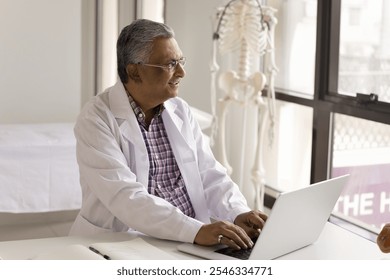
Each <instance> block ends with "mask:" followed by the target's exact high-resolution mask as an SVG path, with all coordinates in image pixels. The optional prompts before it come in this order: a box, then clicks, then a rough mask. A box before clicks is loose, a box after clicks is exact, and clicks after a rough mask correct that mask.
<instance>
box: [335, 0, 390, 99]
mask: <svg viewBox="0 0 390 280" xmlns="http://www.w3.org/2000/svg"><path fill="white" fill-rule="evenodd" d="M341 3H342V4H341V26H340V57H339V83H338V92H339V93H341V94H344V95H350V96H355V95H356V93H365V94H368V93H376V94H378V96H379V101H383V102H390V18H389V17H388V15H389V14H390V1H385V0H366V1H363V0H361V1H356V0H343V1H341Z"/></svg>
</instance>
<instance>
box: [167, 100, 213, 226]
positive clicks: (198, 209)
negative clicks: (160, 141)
mask: <svg viewBox="0 0 390 280" xmlns="http://www.w3.org/2000/svg"><path fill="white" fill-rule="evenodd" d="M164 106H165V110H164V112H163V115H162V116H163V120H164V125H165V128H166V131H167V134H168V137H169V139H170V143H171V147H172V151H173V153H174V155H175V159H176V162H177V164H178V166H179V169H180V171H181V174H182V176H183V179H184V182H185V184H186V188H187V193H188V195H189V197H190V199H191V203H192V206H193V207H194V210H195V213H196V219H198V220H200V221H202V222H204V223H210V216H209V212H208V207H207V204H206V200H205V197H204V190H203V184H202V180H201V178H200V174H199V172H197V170H198V163H197V162H198V161H197V159H196V154H195V153H196V143H195V139H194V138H193V135H192V132H191V126H190V124H186V125H184V121H185V120H184V119H185V118H181V117H180V116H179V115H178V114H182V113H183V112H182V111H180V110H178V109H177V108H176V105H174V104H173V103H171V102H169V101H167V102H165V103H164ZM183 120H184V121H183Z"/></svg>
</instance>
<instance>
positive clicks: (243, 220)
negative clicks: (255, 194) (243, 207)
mask: <svg viewBox="0 0 390 280" xmlns="http://www.w3.org/2000/svg"><path fill="white" fill-rule="evenodd" d="M267 217H268V216H267V215H266V214H265V213H263V212H261V211H258V210H255V211H250V212H246V213H243V214H240V215H238V216H237V217H236V219H235V220H234V224H236V225H238V226H240V227H241V228H243V229H244V230H245V232H246V234H247V235H248V236H249V237H250V238H256V237H258V236H259V234H260V232H261V230H262V229H263V227H264V223H265V221H266V220H267Z"/></svg>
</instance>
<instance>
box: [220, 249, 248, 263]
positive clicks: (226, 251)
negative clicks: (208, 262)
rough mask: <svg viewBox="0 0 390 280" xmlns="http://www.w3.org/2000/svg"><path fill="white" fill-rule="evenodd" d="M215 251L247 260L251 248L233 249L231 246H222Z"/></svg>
mask: <svg viewBox="0 0 390 280" xmlns="http://www.w3.org/2000/svg"><path fill="white" fill-rule="evenodd" d="M215 252H217V253H220V254H224V255H228V256H230V257H233V258H236V259H241V260H247V259H249V256H250V255H251V252H252V248H251V249H241V250H235V249H232V248H229V247H227V248H222V249H218V250H216V251H215Z"/></svg>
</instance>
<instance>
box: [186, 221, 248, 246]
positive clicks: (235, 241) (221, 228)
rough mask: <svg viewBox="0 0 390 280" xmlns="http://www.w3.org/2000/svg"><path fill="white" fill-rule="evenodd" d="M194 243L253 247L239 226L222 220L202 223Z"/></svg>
mask: <svg viewBox="0 0 390 280" xmlns="http://www.w3.org/2000/svg"><path fill="white" fill-rule="evenodd" d="M194 243H196V244H199V245H205V246H211V245H216V244H225V245H227V246H229V247H231V248H233V249H237V250H239V249H248V248H252V247H253V242H252V240H251V239H250V237H249V236H248V235H247V234H246V233H245V231H244V230H243V229H242V228H241V227H239V226H237V225H234V224H232V223H229V222H222V221H221V222H215V223H212V224H206V225H203V226H202V227H201V228H200V230H199V231H198V233H197V235H196V237H195V240H194Z"/></svg>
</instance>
